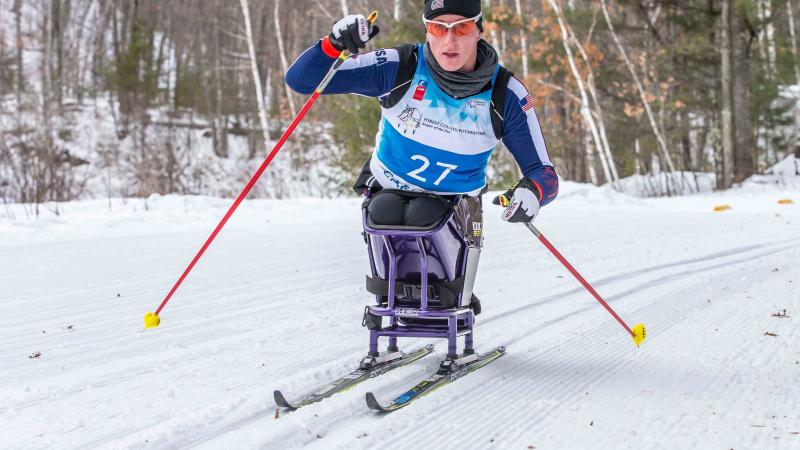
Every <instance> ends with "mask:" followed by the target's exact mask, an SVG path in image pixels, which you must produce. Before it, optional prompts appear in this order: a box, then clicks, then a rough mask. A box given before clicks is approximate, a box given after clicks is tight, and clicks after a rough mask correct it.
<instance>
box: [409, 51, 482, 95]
mask: <svg viewBox="0 0 800 450" xmlns="http://www.w3.org/2000/svg"><path fill="white" fill-rule="evenodd" d="M424 48H425V64H426V66H427V67H428V72H430V73H431V76H432V77H433V81H435V82H436V85H437V86H439V87H440V88H441V89H442V90H443V91H445V92H446V93H447V94H448V95H450V96H451V97H453V98H456V99H461V98H466V97H469V96H471V95H475V94H477V93H478V92H481V91H483V88H484V87H486V84H487V83H489V82H490V81H491V80H492V76H494V72H495V69H496V67H497V52H496V51H495V49H494V48H493V47H492V46H491V45H489V43H488V42H486V41H485V40H483V39H481V40H480V41H478V61H477V63H476V64H475V70H473V71H472V72H462V71H460V70H455V71H452V72H448V71H447V70H444V69H442V66H440V65H439V62H438V61H436V58H435V57H434V56H433V53H431V50H430V47H429V46H428V44H425V46H424Z"/></svg>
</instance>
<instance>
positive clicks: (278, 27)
mask: <svg viewBox="0 0 800 450" xmlns="http://www.w3.org/2000/svg"><path fill="white" fill-rule="evenodd" d="M280 5H281V0H275V9H274V10H273V17H274V18H275V35H276V37H277V39H278V52H279V54H280V57H281V68H282V69H283V73H286V72H288V71H289V62H288V60H287V59H286V51H285V50H284V46H283V34H282V33H281V22H280V15H279V9H280ZM342 6H343V7H345V8H346V7H347V5H345V4H344V0H342ZM345 14H347V13H345ZM284 90H285V91H286V100H287V101H288V102H289V112H290V113H291V115H292V117H294V116H296V115H297V109H296V108H295V107H294V99H293V98H292V92H291V91H290V90H289V89H288V88H286V86H284Z"/></svg>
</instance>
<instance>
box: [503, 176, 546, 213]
mask: <svg viewBox="0 0 800 450" xmlns="http://www.w3.org/2000/svg"><path fill="white" fill-rule="evenodd" d="M539 195H540V194H539V188H538V187H537V186H536V184H534V183H533V181H531V179H530V178H528V177H522V178H521V179H520V180H519V181H517V182H516V183H514V186H511V189H509V190H507V191H505V192H504V193H502V194H500V195H498V196H497V197H495V198H494V200H492V203H494V204H495V205H501V206H504V207H505V208H506V209H505V210H503V215H502V218H503V220H505V221H508V222H532V221H533V219H535V218H536V215H537V214H539V202H540V201H541V198H539Z"/></svg>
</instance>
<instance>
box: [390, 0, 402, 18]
mask: <svg viewBox="0 0 800 450" xmlns="http://www.w3.org/2000/svg"><path fill="white" fill-rule="evenodd" d="M402 4H403V0H394V11H393V14H392V18H393V19H394V21H395V22H399V21H400V16H401V15H402V13H403V8H402V6H401V5H402Z"/></svg>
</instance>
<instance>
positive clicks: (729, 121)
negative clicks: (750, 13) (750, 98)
mask: <svg viewBox="0 0 800 450" xmlns="http://www.w3.org/2000/svg"><path fill="white" fill-rule="evenodd" d="M731 1H732V0H722V5H721V6H722V11H721V13H720V33H719V39H720V44H721V45H720V57H721V64H720V65H721V67H720V70H721V74H720V75H721V81H722V83H721V84H722V93H721V95H720V100H721V104H722V110H721V111H720V116H721V119H722V177H721V180H717V187H718V188H722V189H727V188H729V187H731V185H733V115H732V110H733V105H732V101H731V38H730V21H731Z"/></svg>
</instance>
